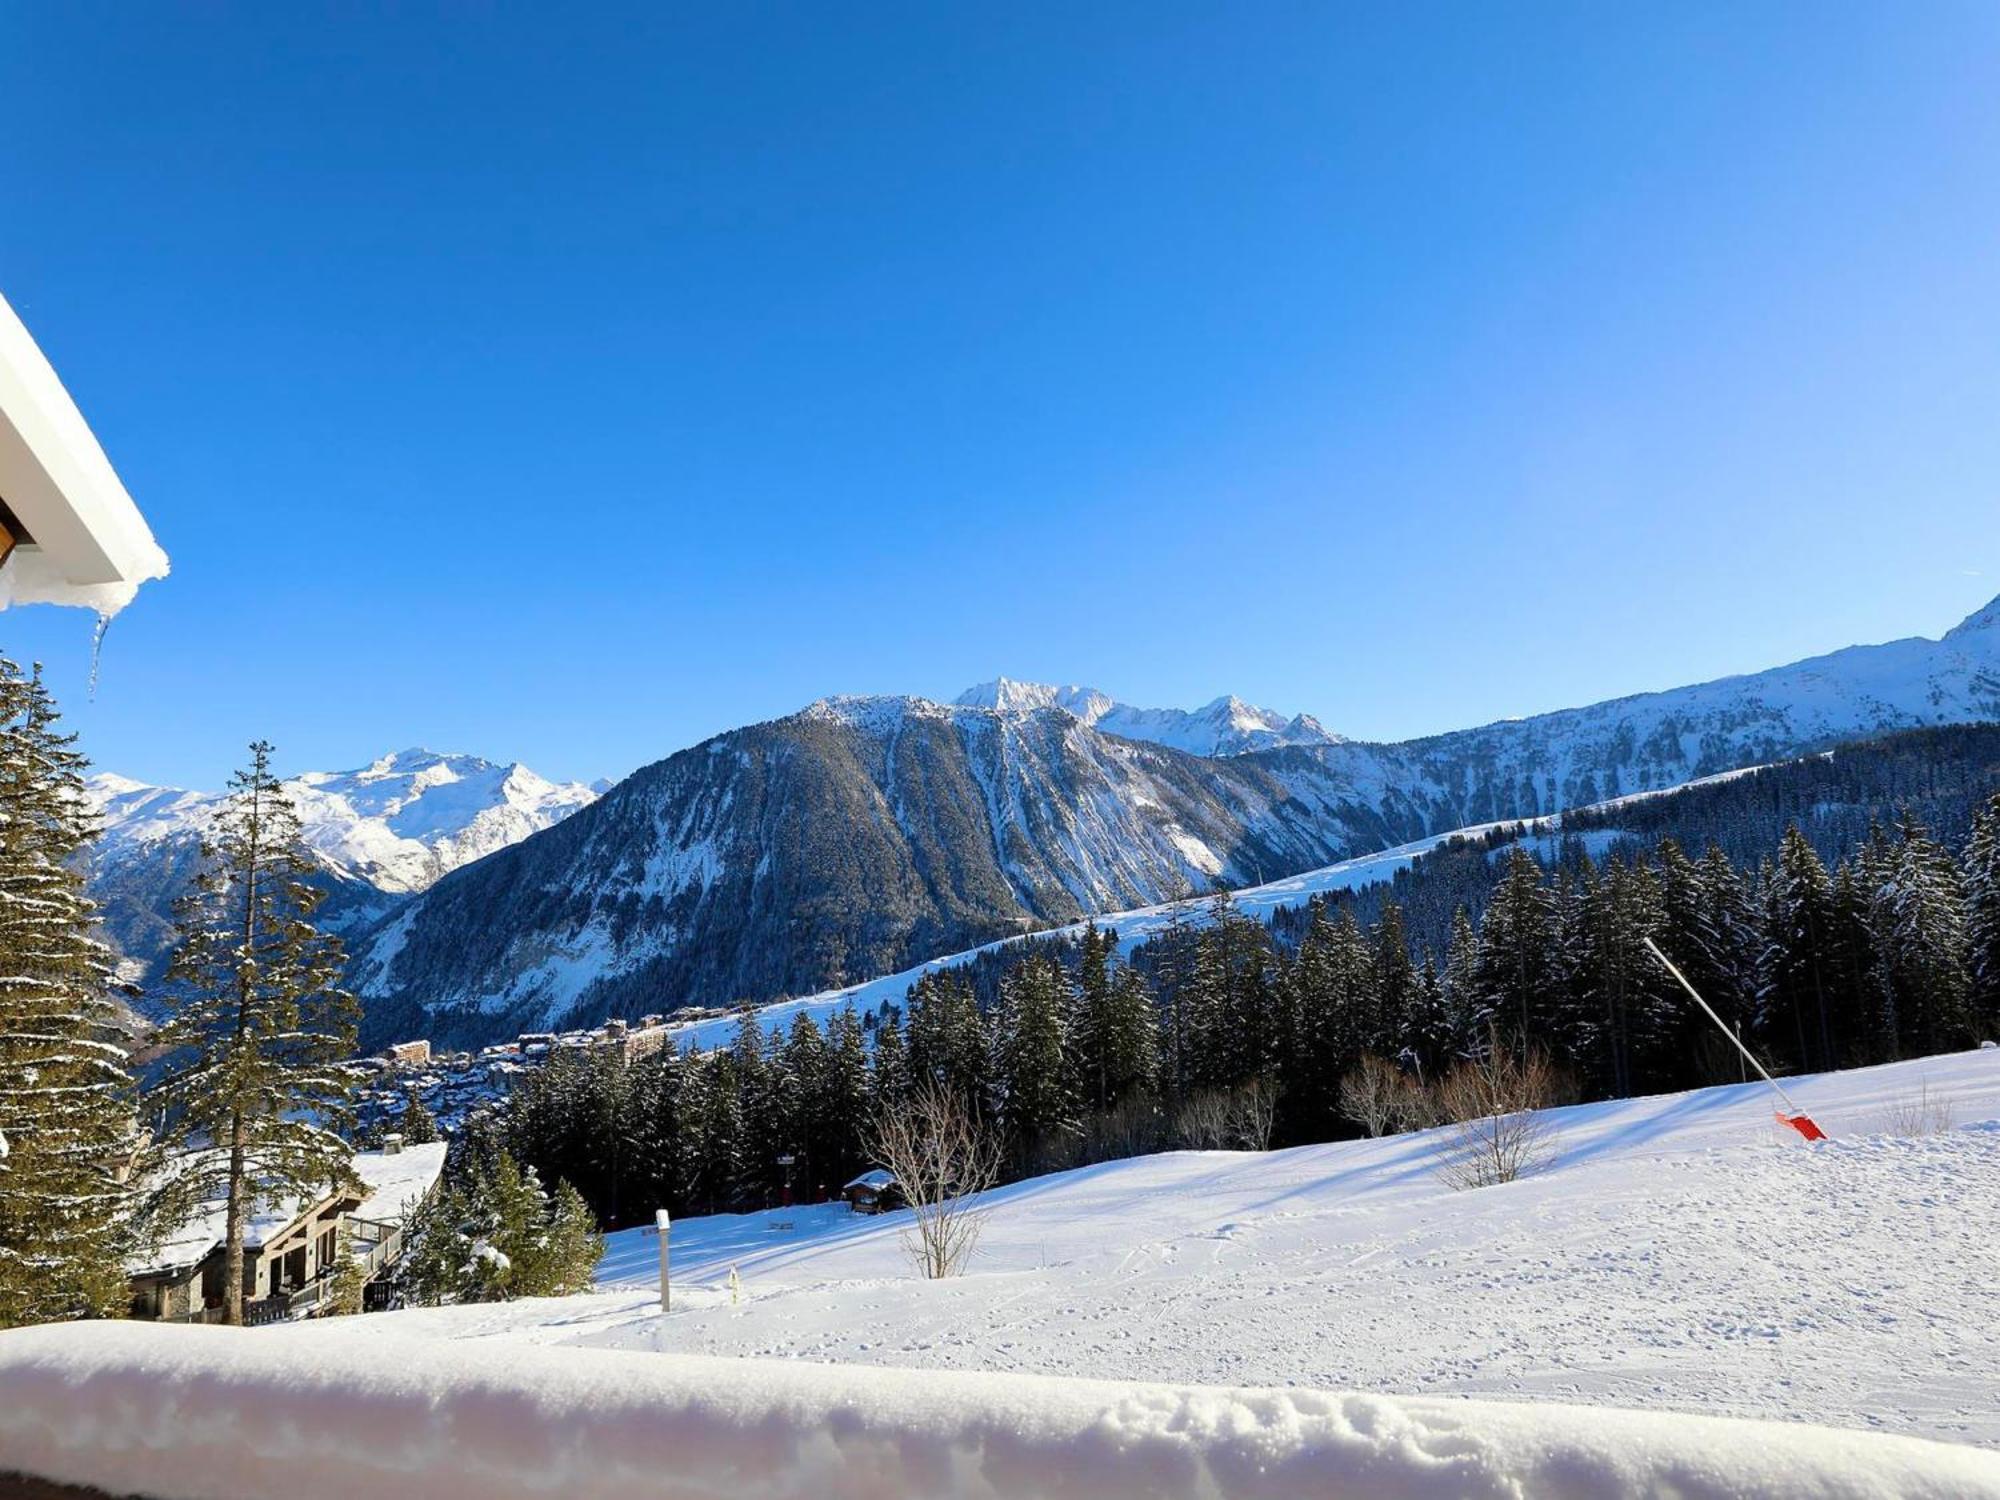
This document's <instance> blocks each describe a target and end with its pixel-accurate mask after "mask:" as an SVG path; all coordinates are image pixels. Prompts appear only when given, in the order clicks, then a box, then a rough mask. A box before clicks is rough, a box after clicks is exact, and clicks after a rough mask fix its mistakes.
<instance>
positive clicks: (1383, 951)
mask: <svg viewBox="0 0 2000 1500" xmlns="http://www.w3.org/2000/svg"><path fill="white" fill-rule="evenodd" d="M1369 943H1370V946H1371V947H1372V948H1373V949H1374V965H1373V974H1372V976H1371V977H1372V981H1373V982H1372V984H1371V986H1370V988H1371V989H1372V991H1373V994H1372V996H1371V998H1372V1000H1373V1002H1374V1004H1373V1014H1371V1015H1369V1016H1367V1017H1365V1018H1363V1019H1362V1030H1363V1033H1364V1034H1363V1045H1364V1047H1365V1048H1366V1049H1367V1050H1368V1051H1370V1052H1374V1053H1376V1054H1377V1055H1379V1056H1382V1057H1397V1056H1401V1055H1403V1054H1406V1053H1410V1054H1413V1052H1414V1049H1413V1046H1412V1032H1413V1029H1414V1023H1415V1021H1416V1016H1417V1012H1418V1009H1419V1008H1420V1006H1421V1003H1422V997H1421V994H1420V992H1419V988H1418V983H1417V966H1416V964H1415V962H1414V961H1413V960H1412V959H1411V957H1410V940H1409V937H1408V935H1407V934H1406V933H1405V931H1404V929H1403V908H1402V907H1401V906H1399V905H1397V904H1396V903H1395V902H1394V901H1389V902H1385V903H1384V904H1383V907H1382V915H1381V917H1380V918H1379V919H1378V920H1377V921H1376V923H1375V927H1374V930H1373V931H1372V932H1371V933H1370V934H1369Z"/></svg>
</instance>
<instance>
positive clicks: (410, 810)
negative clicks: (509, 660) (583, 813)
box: [89, 750, 598, 968]
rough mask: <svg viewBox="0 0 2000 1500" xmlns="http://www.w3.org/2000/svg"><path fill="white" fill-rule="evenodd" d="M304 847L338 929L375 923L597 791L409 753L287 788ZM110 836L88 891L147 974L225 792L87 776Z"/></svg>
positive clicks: (99, 850) (301, 779) (315, 775)
mask: <svg viewBox="0 0 2000 1500" xmlns="http://www.w3.org/2000/svg"><path fill="white" fill-rule="evenodd" d="M286 787H287V789H288V790H289V791H290V793H291V795H292V798H293V801H294V802H295V803H296V805H297V807H298V810H299V816H300V820H301V822H302V823H303V825H304V831H305V838H306V842H307V844H308V845H310V846H311V848H312V849H313V851H314V852H315V853H316V854H317V855H318V856H319V858H320V859H321V860H322V861H323V862H324V864H325V866H326V870H327V875H328V881H329V887H330V895H331V897H332V899H331V900H330V902H329V904H328V905H327V907H326V908H324V911H325V913H326V917H327V920H328V921H329V924H330V925H334V926H337V927H344V928H351V927H353V926H356V925H359V924H360V923H362V922H365V921H368V920H372V919H375V918H377V917H379V916H381V915H382V914H384V913H385V912H386V911H387V910H388V909H389V908H390V907H392V906H394V905H396V904H397V903H398V902H399V900H400V899H401V898H404V897H407V896H410V895H413V894H415V893H417V892H419V891H422V890H425V889H427V888H428V887H429V886H431V885H432V884H433V883H434V882H435V881H436V880H437V879H438V878H439V877H440V876H443V875H446V874H448V873H450V872H451V871H453V870H456V869H458V868H459V867H460V866H462V865H467V864H470V863H471V862H472V861H474V860H476V859H479V858H481V857H482V856H484V855H488V854H491V853H493V852H494V851H496V850H499V849H504V848H506V847H507V846H508V845H509V844H514V843H518V842H519V841H520V840H522V839H524V838H526V837H528V835H530V834H532V833H537V832H539V831H540V830H542V829H544V828H547V827H549V826H550V825H552V824H554V823H557V822H559V821H561V820H562V819H563V818H566V817H568V816H569V815H570V814H571V813H573V812H575V811H577V810H578V809H579V808H582V807H586V806H588V805H589V804H590V803H591V802H592V801H594V800H596V797H597V795H598V792H597V789H596V788H593V787H589V786H585V785H583V784H582V783H579V782H566V783H557V782H552V781H549V780H547V779H545V778H543V777H541V776H538V775H536V774H535V773H534V772H533V771H531V770H529V769H528V768H527V767H526V766H523V765H518V764H515V765H498V764H495V763H494V762H492V761H489V760H482V759H480V758H479V757H478V756H473V755H439V754H436V753H434V752H432V751H429V750H402V751H398V752H396V753H395V754H393V755H385V756H382V757H381V758H380V759H379V760H375V761H372V762H370V763H369V764H368V765H366V766H363V767H361V768H360V769H358V770H353V771H308V772H306V773H304V774H303V775H300V776H297V777H294V778H292V779H291V780H290V781H288V782H287V783H286ZM89 790H90V796H91V800H92V802H93V803H94V804H95V806H96V807H97V810H98V813H99V816H100V818H101V819H102V825H103V834H102V836H101V838H100V839H99V840H98V843H97V847H96V849H95V850H94V852H93V856H92V886H93V890H94V893H95V894H96V896H97V898H98V900H99V902H100V903H101V904H102V905H103V906H104V908H105V916H106V925H107V928H108V929H109V930H110V933H111V935H112V938H113V941H114V942H115V943H116V944H117V945H118V947H119V949H120V950H121V952H123V953H124V955H125V956H126V957H127V958H128V959H129V960H132V961H134V962H135V963H137V964H138V965H139V966H140V967H141V968H150V967H151V966H152V965H153V964H154V962H155V961H156V960H157V959H158V957H159V956H160V954H161V952H162V951H163V949H164V944H165V941H166V937H167V934H168V930H169V917H168V913H169V909H170V906H171V903H172V899H173V897H174V896H175V895H176V894H178V892H179V891H180V890H181V889H183V888H184V887H185V885H186V882H187V877H188V876H189V874H191V873H192V871H193V868H194V863H195V858H196V849H197V846H198V844H199V841H200V838H201V834H202V832H203V831H204V830H205V829H206V828H207V827H208V825H209V823H210V821H211V820H212V819H213V818H214V816H215V813H216V810H217V809H218V808H219V807H220V806H221V805H222V803H223V801H224V798H225V796H226V794H225V793H222V792H200V791H186V790H183V789H180V788H177V787H163V786H150V785H147V784H146V783H144V782H139V781H134V780H132V779H130V778H129V777H125V776H118V775H114V774H112V773H109V772H100V773H99V774H97V775H94V776H92V777H91V778H90V781H89Z"/></svg>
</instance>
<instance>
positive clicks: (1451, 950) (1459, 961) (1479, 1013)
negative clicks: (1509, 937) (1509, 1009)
mask: <svg viewBox="0 0 2000 1500" xmlns="http://www.w3.org/2000/svg"><path fill="white" fill-rule="evenodd" d="M1440 991H1441V999H1442V1002H1443V1006H1444V1034H1445V1038H1446V1047H1447V1049H1448V1051H1449V1053H1450V1055H1451V1056H1452V1057H1463V1056H1464V1055H1465V1054H1466V1053H1467V1052H1468V1051H1469V1050H1470V1049H1471V1048H1472V1046H1473V1044H1474V1041H1475V1039H1476V1038H1477V1037H1478V1036H1479V1035H1480V1034H1481V1033H1482V1031H1483V1030H1484V1029H1485V1027H1486V1026H1487V1025H1489V1024H1490V1023H1491V1020H1492V1017H1491V1014H1490V1013H1489V1012H1488V1011H1487V1010H1486V1007H1485V1004H1484V1002H1483V998H1482V994H1481V990H1480V986H1479V934H1478V933H1477V932H1476V931H1474V930H1473V926H1472V918H1471V917H1470V916H1469V915H1467V913H1466V910H1465V908H1464V907H1463V906H1459V907H1455V908H1453V910H1452V914H1451V938H1450V940H1449V942H1448V943H1447V944H1446V945H1445V951H1444V975H1443V977H1442V980H1441V983H1440Z"/></svg>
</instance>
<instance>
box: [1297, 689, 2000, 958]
mask: <svg viewBox="0 0 2000 1500" xmlns="http://www.w3.org/2000/svg"><path fill="white" fill-rule="evenodd" d="M1996 793H2000V724H1969V725H1953V726H1949V727H1944V728H1937V729H1913V730H1905V731H1903V732H1901V733H1898V734H1891V735H1885V736H1882V737H1880V738H1878V739H1873V740H1862V741H1855V742H1852V743H1848V744H1843V745H1840V746H1838V747H1837V748H1836V749H1834V750H1830V751H1823V752H1816V753H1814V754H1812V755H1808V756H1804V757H1800V758H1797V759H1793V760H1787V761H1781V762H1778V763H1776V764H1772V765H1767V766H1763V767H1760V768H1758V769H1756V770H1753V771H1746V772H1744V773H1743V774H1741V775H1735V776H1725V777H1719V778H1717V779H1715V780H1712V781H1703V782H1700V783H1697V784H1695V785H1692V786H1683V787H1679V788H1677V789H1675V790H1673V791H1671V792H1668V793H1665V794H1663V795H1659V796H1643V797H1630V798H1626V799H1624V800H1621V801H1618V802H1614V803H1609V804H1603V805H1599V806H1596V807H1588V808H1578V809H1576V810H1574V811H1571V812H1567V813H1565V814H1563V816H1562V819H1561V823H1560V830H1559V831H1556V832H1548V831H1543V830H1542V829H1540V828H1537V829H1531V830H1523V829H1520V828H1516V827H1513V826H1500V827H1496V828H1493V829H1492V830H1490V831H1489V832H1487V833H1485V834H1484V835H1482V836H1480V837H1477V838H1469V839H1454V840H1451V841H1449V842H1447V843H1445V844H1444V845H1442V846H1441V847H1439V848H1438V849H1436V850H1433V851H1432V852H1431V853H1428V854H1425V855H1423V856H1421V857H1420V858H1418V859H1417V860H1416V861H1415V862H1414V863H1413V864H1412V865H1411V866H1410V867H1409V868H1408V869H1406V870H1402V871H1398V872H1397V873H1396V874H1395V876H1394V877H1393V878H1392V879H1390V880H1388V881H1385V882H1383V883H1381V884H1377V885H1371V886H1363V887H1359V888H1357V889H1354V890H1347V891H1339V892H1335V893H1333V894H1331V895H1329V896H1328V898H1327V901H1328V904H1329V905H1330V906H1331V907H1332V908H1333V909H1335V910H1346V911H1351V912H1352V913H1353V914H1354V916H1355V919H1356V920H1357V921H1358V922H1359V923H1360V925H1361V926H1363V927H1369V926H1372V925H1373V924H1374V923H1376V922H1378V921H1379V920H1380V919H1381V915H1382V911H1383V908H1384V907H1385V906H1387V905H1389V904H1391V903H1393V904H1394V905H1396V906H1397V907H1398V908H1400V912H1401V922H1402V926H1403V930H1404V932H1405V934H1406V936H1407V938H1408V940H1409V944H1410V947H1411V951H1412V952H1413V953H1414V954H1419V955H1420V954H1422V953H1423V952H1425V951H1426V950H1428V951H1430V952H1431V953H1432V954H1433V955H1435V956H1436V957H1437V959H1438V961H1439V962H1440V963H1442V962H1443V959H1444V954H1445V950H1446V948H1447V947H1448V945H1449V942H1450V936H1451V926H1452V918H1453V914H1454V913H1455V912H1457V911H1458V910H1460V909H1461V908H1463V909H1464V910H1465V911H1466V912H1467V913H1468V915H1469V916H1470V917H1471V919H1472V920H1473V922H1474V923H1475V924H1476V923H1477V922H1478V921H1479V919H1480V918H1481V917H1482V916H1483V915H1484V914H1485V910H1486V906H1487V903H1488V901H1489V899H1490V898H1491V895H1492V892H1493V888H1494V886H1495V885H1496V884H1497V883H1498V882H1499V880H1500V879H1501V877H1502V874H1503V871H1504V862H1503V861H1502V860H1501V858H1500V856H1499V852H1498V851H1500V850H1503V849H1505V848H1507V847H1508V846H1510V845H1514V844H1522V845H1523V846H1524V847H1526V848H1527V849H1528V850H1529V851H1530V852H1531V853H1533V854H1534V855H1535V857H1536V858H1537V859H1538V860H1539V861H1541V862H1542V863H1543V864H1544V865H1546V866H1548V867H1550V868H1551V869H1556V870H1560V869H1561V868H1562V867H1563V866H1564V865H1565V864H1567V865H1569V866H1571V867H1575V866H1576V865H1577V864H1578V863H1579V862H1580V861H1581V859H1582V858H1583V856H1584V855H1585V853H1586V852H1587V853H1588V854H1589V855H1590V856H1591V857H1592V858H1594V859H1595V860H1596V861H1598V862H1599V863H1603V862H1606V861H1615V860H1625V861H1635V860H1643V859H1648V858H1651V857H1653V856H1654V855H1655V854H1656V853H1657V851H1658V848H1659V845H1660V844H1661V842H1662V841H1663V840H1667V839H1671V840H1673V841H1674V842H1675V843H1676V844H1677V845H1679V847H1680V848H1681V849H1682V850H1683V851H1685V852H1686V853H1687V854H1688V855H1689V856H1691V857H1699V856H1701V855H1702V854H1704V853H1705V852H1706V851H1707V850H1708V849H1710V848H1711V847H1714V848H1718V849H1720V850H1721V851H1722V853H1723V855H1724V856H1725V857H1726V858H1727V859H1728V860H1729V861H1730V862H1731V863H1732V864H1733V865H1734V866H1736V867H1737V868H1738V869H1740V870H1742V871H1745V872H1746V873H1748V874H1750V875H1755V873H1756V872H1757V869H1758V866H1759V864H1760V862H1761V861H1763V860H1765V859H1766V858H1769V857H1770V856H1771V855H1772V853H1773V851H1775V850H1776V848H1777V847H1778V844H1779V842H1780V840H1781V839H1782V838H1783V836H1784V834H1785V832H1786V830H1787V829H1789V828H1792V827H1796V828H1797V829H1798V830H1799V832H1800V833H1801V834H1802V835H1803V837H1804V839H1805V841H1806V843H1807V844H1808V845H1810V846H1811V848H1812V849H1813V850H1814V851H1815V852H1816V853H1817V854H1818V855H1819V857H1820V858H1821V859H1822V860H1823V861H1824V862H1825V863H1826V864H1828V865H1829V866H1832V865H1835V864H1838V863H1839V861H1840V860H1841V859H1842V858H1844V857H1846V856H1847V855H1849V854H1850V853H1852V852H1853V851H1854V850H1855V849H1857V848H1861V847H1863V846H1864V845H1865V844H1867V843H1868V842H1869V840H1870V837H1871V834H1872V833H1873V832H1874V831H1876V830H1878V829H1879V830H1885V831H1887V832H1889V833H1894V832H1895V830H1896V828H1897V827H1898V826H1899V825H1900V823H1901V822H1902V821H1903V820H1904V819H1905V818H1906V817H1907V818H1908V819H1910V820H1913V821H1914V822H1915V823H1916V824H1918V825H1919V826H1921V827H1922V828H1923V829H1924V830H1925V832H1926V833H1927V834H1928V835H1930V836H1931V837H1932V838H1934V839H1935V840H1936V841H1937V842H1938V843H1940V844H1941V845H1943V846H1944V847H1945V848H1946V849H1949V850H1952V851H1958V850H1961V849H1963V848H1964V847H1965V845H1966V843H1967V841H1968V840H1969V839H1970V838H1971V836H1972V827H1973V820H1974V818H1975V817H1976V815H1977V814H1978V812H1979V811H1980V809H1981V808H1983V807H1985V806H1986V805H1987V804H1988V803H1990V801H1991V800H1992V798H1993V796H1994V795H1995V794H1996ZM1305 920H1306V916H1305V907H1304V906H1303V905H1302V904H1301V905H1299V906H1296V907H1291V908H1287V909H1285V910H1283V911H1280V912H1279V913H1277V914H1276V917H1275V920H1274V921H1273V924H1272V925H1273V926H1274V928H1275V929H1276V932H1277V935H1278V940H1279V941H1280V943H1285V942H1292V941H1296V940H1297V937H1298V935H1299V933H1300V932H1301V931H1302V930H1303V925H1304V922H1305Z"/></svg>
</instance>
